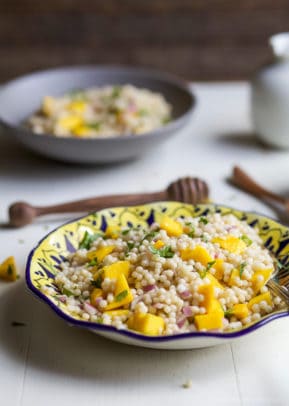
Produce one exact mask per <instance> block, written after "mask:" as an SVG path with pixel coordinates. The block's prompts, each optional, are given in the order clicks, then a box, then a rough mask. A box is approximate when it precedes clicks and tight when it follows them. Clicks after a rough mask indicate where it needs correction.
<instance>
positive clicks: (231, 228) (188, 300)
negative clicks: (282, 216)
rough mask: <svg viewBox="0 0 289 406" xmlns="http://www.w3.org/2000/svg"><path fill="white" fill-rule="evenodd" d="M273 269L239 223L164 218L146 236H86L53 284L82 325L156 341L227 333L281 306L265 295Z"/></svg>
mask: <svg viewBox="0 0 289 406" xmlns="http://www.w3.org/2000/svg"><path fill="white" fill-rule="evenodd" d="M274 262H275V260H274V259H273V258H272V256H271V254H270V252H269V251H268V250H267V249H266V248H265V247H264V246H263V244H262V241H261V238H260V237H259V236H258V232H257V230H256V229H253V228H252V227H250V226H249V225H248V224H246V223H245V222H243V221H240V220H238V219H237V218H236V217H235V216H234V215H231V214H228V215H224V216H222V215H220V214H218V213H216V214H212V215H208V216H201V217H196V218H185V219H182V218H178V219H172V218H170V217H166V216H164V217H163V218H162V220H161V221H160V222H159V223H154V224H152V225H151V226H150V227H149V228H146V229H144V228H141V227H137V228H117V227H115V228H111V227H108V228H107V230H106V232H105V233H104V234H91V233H89V232H87V231H86V232H85V234H84V236H83V239H82V241H81V242H80V245H79V249H78V250H77V251H76V252H75V253H73V254H70V256H69V258H68V260H67V261H65V262H63V263H62V270H61V271H59V272H58V273H57V275H56V278H55V283H56V284H57V286H58V288H59V289H60V292H61V293H59V295H58V296H59V299H60V300H61V301H62V302H64V303H65V304H66V306H67V309H68V311H69V312H70V313H71V315H75V316H77V317H79V318H80V319H82V320H86V321H91V322H97V323H103V324H105V325H111V326H114V327H116V328H117V329H129V330H133V331H135V332H138V333H141V334H147V335H152V336H155V335H171V334H180V333H185V332H191V331H223V332H227V331H231V330H235V329H240V328H242V327H245V326H248V325H249V324H251V323H253V322H255V321H257V320H259V319H260V318H261V317H262V316H264V315H266V314H268V313H270V312H272V311H273V310H276V309H279V308H281V307H282V306H283V302H282V301H281V299H280V298H279V297H274V296H272V295H271V293H270V291H269V290H268V288H267V287H266V282H267V280H268V279H269V278H270V276H271V274H272V273H273V270H274V267H275V263H274ZM46 289H49V288H46Z"/></svg>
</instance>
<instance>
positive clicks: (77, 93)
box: [67, 89, 86, 100]
mask: <svg viewBox="0 0 289 406" xmlns="http://www.w3.org/2000/svg"><path fill="white" fill-rule="evenodd" d="M67 95H68V96H69V97H70V98H71V99H78V100H86V96H85V93H84V91H83V90H82V89H72V90H70V91H69V92H68V93H67Z"/></svg>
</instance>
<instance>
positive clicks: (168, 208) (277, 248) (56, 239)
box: [26, 202, 289, 350]
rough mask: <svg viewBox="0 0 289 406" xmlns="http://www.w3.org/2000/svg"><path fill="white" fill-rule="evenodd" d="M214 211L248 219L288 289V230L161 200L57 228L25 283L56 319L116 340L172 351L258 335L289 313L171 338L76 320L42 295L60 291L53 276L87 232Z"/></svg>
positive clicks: (31, 262)
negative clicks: (230, 328)
mask: <svg viewBox="0 0 289 406" xmlns="http://www.w3.org/2000/svg"><path fill="white" fill-rule="evenodd" d="M215 212H217V213H221V214H223V215H224V214H229V213H232V214H234V215H235V216H237V217H238V218H239V219H240V220H244V221H246V222H247V223H248V224H249V225H250V226H252V227H258V229H259V233H260V236H261V238H262V239H263V241H264V244H265V246H266V247H267V248H268V249H269V250H270V251H271V252H272V253H273V254H274V255H275V256H276V257H277V259H278V260H279V261H280V262H281V263H282V264H283V265H284V267H283V269H282V274H279V275H277V276H276V280H277V281H278V282H279V283H280V284H282V285H288V283H289V269H288V268H289V267H288V266H287V265H288V264H289V228H287V227H285V226H283V225H281V224H279V223H277V222H275V221H273V220H271V219H269V218H266V217H263V216H260V215H257V214H255V213H246V212H242V211H238V210H235V209H232V208H228V207H223V206H219V205H213V204H207V205H196V206H191V205H187V204H183V203H178V202H161V203H152V204H148V205H143V206H136V207H117V208H113V209H104V210H101V211H99V212H96V213H91V214H89V215H87V216H85V217H82V218H80V219H77V220H74V221H72V222H70V223H67V224H64V225H63V226H60V227H59V228H57V229H56V230H54V231H52V232H51V233H49V234H48V235H47V236H45V237H44V238H43V239H42V240H41V241H40V242H39V243H38V245H37V246H36V247H35V248H34V249H33V250H32V251H31V253H30V255H29V257H28V261H27V266H26V282H27V285H28V287H29V289H30V290H31V291H32V292H33V293H34V294H35V295H36V296H37V297H38V298H40V299H42V300H43V301H44V302H45V303H47V304H48V305H49V306H50V307H51V308H52V309H53V310H54V311H55V313H56V314H57V315H58V316H60V317H61V318H63V319H64V320H65V321H67V322H68V323H69V324H71V325H72V326H78V327H83V328H86V329H88V330H91V331H92V332H94V333H96V334H98V335H101V336H104V337H107V338H109V339H111V340H114V341H119V342H122V343H126V344H131V345H137V346H142V347H149V348H161V349H174V350H175V349H190V348H200V347H208V346H213V345H217V344H222V343H226V342H228V341H229V340H232V339H236V338H239V337H242V336H245V335H246V334H249V333H251V332H253V331H256V330H257V329H259V328H260V327H262V326H265V325H266V324H268V323H269V322H271V321H273V320H275V319H278V318H280V317H284V316H288V315H289V311H287V310H282V311H276V312H273V313H270V314H269V315H267V316H265V317H263V318H262V319H260V320H259V321H258V322H255V323H254V324H251V325H250V326H248V327H246V328H243V329H241V330H237V331H233V332H228V333H221V332H220V333H218V332H190V333H184V334H178V335H173V336H160V337H150V336H145V335H141V334H138V333H136V332H133V331H128V330H117V329H116V328H115V327H112V326H106V325H103V324H99V323H94V322H87V321H83V320H81V319H80V318H78V317H77V316H71V315H70V314H69V312H68V310H67V308H66V304H65V303H62V302H61V301H59V299H57V297H55V296H51V295H48V294H46V293H43V291H42V288H43V287H44V286H48V287H51V288H53V289H54V290H55V291H56V292H59V291H58V288H57V287H56V286H55V284H54V276H55V274H56V273H57V271H58V270H59V269H60V266H59V265H60V263H61V262H62V261H64V260H65V259H66V257H67V255H68V254H69V253H72V252H74V251H75V250H76V249H77V247H78V245H79V242H80V241H81V239H82V236H83V233H84V232H85V230H91V231H92V232H97V231H99V230H101V231H105V230H106V228H107V227H108V226H114V225H121V226H134V227H135V226H137V225H139V224H140V225H143V226H145V225H147V224H151V223H152V222H154V221H155V220H156V221H157V220H158V219H159V218H160V217H161V216H163V215H164V213H165V214H166V215H169V216H172V217H181V216H193V217H194V216H200V215H202V216H206V215H208V214H209V213H215ZM284 269H285V271H284Z"/></svg>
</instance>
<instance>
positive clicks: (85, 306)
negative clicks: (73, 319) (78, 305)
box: [83, 303, 96, 314]
mask: <svg viewBox="0 0 289 406" xmlns="http://www.w3.org/2000/svg"><path fill="white" fill-rule="evenodd" d="M83 310H85V311H86V312H87V313H88V314H95V313H96V309H95V308H94V307H93V306H92V305H91V304H89V303H83Z"/></svg>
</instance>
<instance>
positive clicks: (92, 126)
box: [85, 122, 100, 131]
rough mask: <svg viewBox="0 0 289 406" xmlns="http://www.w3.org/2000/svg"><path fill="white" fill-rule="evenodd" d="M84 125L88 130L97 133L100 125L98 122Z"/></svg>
mask: <svg viewBox="0 0 289 406" xmlns="http://www.w3.org/2000/svg"><path fill="white" fill-rule="evenodd" d="M85 125H86V126H87V127H89V128H91V129H92V130H96V131H98V130H99V128H100V123H99V122H95V123H85Z"/></svg>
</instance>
